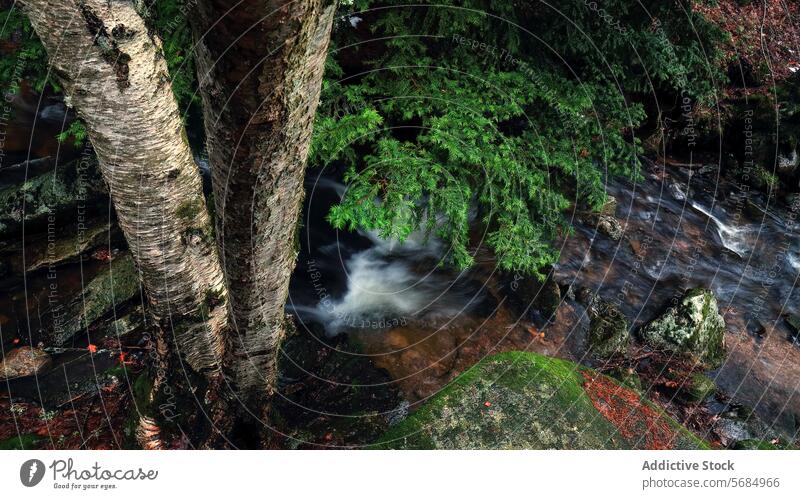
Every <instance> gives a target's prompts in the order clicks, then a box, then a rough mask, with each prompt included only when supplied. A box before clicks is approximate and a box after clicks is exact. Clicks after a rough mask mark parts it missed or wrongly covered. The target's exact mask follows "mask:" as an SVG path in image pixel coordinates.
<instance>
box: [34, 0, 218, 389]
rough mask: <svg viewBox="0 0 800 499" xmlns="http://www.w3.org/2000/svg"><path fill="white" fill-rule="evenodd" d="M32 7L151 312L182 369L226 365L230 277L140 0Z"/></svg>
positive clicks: (45, 1) (53, 0)
mask: <svg viewBox="0 0 800 499" xmlns="http://www.w3.org/2000/svg"><path fill="white" fill-rule="evenodd" d="M23 8H24V10H25V12H26V13H27V14H28V16H29V17H30V19H31V22H32V24H33V27H34V29H35V30H36V33H37V34H38V35H39V38H41V40H42V42H43V43H44V46H45V48H46V49H47V52H48V55H49V56H50V59H51V64H52V69H53V71H54V73H55V75H56V76H57V77H58V80H59V82H60V83H61V84H62V85H63V87H64V91H65V93H66V96H67V98H68V101H69V102H70V104H71V105H72V106H73V107H74V108H75V109H76V111H77V113H78V115H79V116H80V118H81V119H82V120H83V121H84V122H85V124H86V128H87V131H88V135H89V138H90V140H91V143H92V145H93V147H94V150H95V152H96V154H97V157H98V160H99V163H100V167H101V171H102V174H103V178H104V179H105V181H106V182H107V184H108V186H109V190H110V193H111V197H112V200H113V202H114V206H115V208H116V212H117V215H118V218H119V225H120V227H121V228H122V230H123V231H124V233H125V236H126V238H127V240H128V244H129V245H130V248H131V252H132V254H133V256H134V259H135V260H136V263H137V267H138V269H139V272H140V274H141V277H142V282H143V284H144V288H145V292H146V294H147V297H148V299H149V301H150V311H151V312H152V313H153V315H154V316H155V318H156V320H157V323H158V324H159V325H160V327H161V328H163V329H164V330H165V331H167V332H168V333H170V339H174V346H173V348H174V351H175V352H177V355H178V357H179V358H180V360H181V361H182V362H181V365H178V366H174V368H175V369H180V368H182V367H190V368H191V369H193V370H194V371H195V372H198V373H200V372H205V373H206V374H208V373H213V372H216V371H218V368H219V365H220V362H221V359H222V356H223V349H224V331H225V328H226V326H227V313H226V310H225V307H224V306H223V302H224V300H225V298H226V291H225V286H224V279H223V273H222V270H221V266H220V263H219V258H218V255H217V251H216V247H215V243H214V238H213V231H212V226H211V222H210V219H209V216H208V214H207V212H206V206H205V200H204V198H203V195H202V189H201V181H200V176H199V173H198V171H197V167H196V165H195V163H194V160H193V158H192V155H191V151H190V150H189V146H188V144H187V142H186V139H185V133H184V131H183V124H182V122H181V118H180V115H179V113H178V109H177V105H176V103H175V100H174V97H173V95H172V90H171V88H170V80H169V76H168V72H167V67H166V63H165V61H164V59H163V56H162V52H161V46H160V42H159V41H158V40H157V39H156V38H155V37H153V36H152V35H151V34H150V33H149V32H148V30H147V28H146V26H145V24H144V22H143V20H142V18H141V17H140V16H139V14H138V13H137V11H136V7H135V3H134V2H133V1H125V0H114V1H113V2H109V1H107V0H25V1H24V2H23ZM175 352H173V353H175Z"/></svg>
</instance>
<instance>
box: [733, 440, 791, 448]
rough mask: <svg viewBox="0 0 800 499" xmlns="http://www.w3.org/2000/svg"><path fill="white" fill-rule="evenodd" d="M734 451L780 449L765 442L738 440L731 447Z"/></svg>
mask: <svg viewBox="0 0 800 499" xmlns="http://www.w3.org/2000/svg"><path fill="white" fill-rule="evenodd" d="M733 448H734V449H736V450H780V449H781V447H778V446H777V445H775V444H773V443H772V442H767V441H766V440H755V439H750V440H740V441H738V442H736V443H735V444H734V445H733Z"/></svg>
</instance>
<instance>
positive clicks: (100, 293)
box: [40, 254, 139, 346]
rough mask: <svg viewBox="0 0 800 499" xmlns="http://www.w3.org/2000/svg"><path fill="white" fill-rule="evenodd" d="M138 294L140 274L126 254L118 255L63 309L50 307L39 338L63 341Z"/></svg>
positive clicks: (52, 341) (59, 342)
mask: <svg viewBox="0 0 800 499" xmlns="http://www.w3.org/2000/svg"><path fill="white" fill-rule="evenodd" d="M138 293H139V274H138V272H137V270H136V267H135V265H134V263H133V258H131V256H130V255H129V254H125V255H121V256H119V257H117V258H115V259H114V260H112V261H111V262H110V264H109V265H108V267H107V268H106V269H105V270H103V271H102V272H100V273H99V274H98V275H97V276H95V278H94V279H92V280H91V281H89V282H88V283H87V284H86V285H85V286H84V288H83V290H82V292H81V293H80V295H79V296H77V297H75V298H74V299H73V300H72V301H71V302H69V303H68V304H67V305H65V306H64V307H63V308H59V309H56V310H49V311H47V312H46V313H45V314H44V315H45V317H48V322H47V323H45V324H44V325H43V326H42V331H40V334H41V339H42V340H43V341H45V342H46V344H48V345H53V346H59V345H63V344H65V343H66V342H67V341H68V340H69V339H70V338H72V336H74V335H75V334H76V333H77V332H78V331H81V330H84V329H85V328H86V327H88V326H89V325H90V324H91V323H93V322H94V321H96V320H97V319H99V318H100V317H102V316H103V315H105V314H106V313H108V312H110V311H111V310H113V309H114V308H115V307H116V306H118V305H121V304H123V303H125V302H126V301H127V300H129V299H130V298H132V297H133V296H135V295H136V294H138Z"/></svg>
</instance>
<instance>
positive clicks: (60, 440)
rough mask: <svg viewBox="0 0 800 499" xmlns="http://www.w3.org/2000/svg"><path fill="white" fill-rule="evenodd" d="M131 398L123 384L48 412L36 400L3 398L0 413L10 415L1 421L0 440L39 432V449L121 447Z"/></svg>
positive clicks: (0, 400) (37, 443)
mask: <svg viewBox="0 0 800 499" xmlns="http://www.w3.org/2000/svg"><path fill="white" fill-rule="evenodd" d="M128 400H129V397H127V396H126V393H125V392H124V391H123V389H122V388H121V387H120V386H112V387H108V388H106V389H104V390H102V391H101V392H100V393H96V394H94V395H87V396H83V397H79V398H77V399H76V400H73V401H70V402H69V403H67V404H66V405H65V406H63V407H61V408H59V409H57V410H54V411H53V412H50V413H48V412H47V411H45V410H43V409H42V408H41V407H39V406H38V405H36V404H33V403H28V402H14V403H12V402H11V401H10V400H9V399H8V398H0V414H4V415H6V417H3V418H2V420H1V421H0V441H12V442H13V441H14V440H11V439H16V438H18V437H19V436H30V435H36V436H37V437H39V438H38V441H37V442H36V443H35V444H34V446H33V448H36V449H98V450H101V449H120V448H123V447H124V443H125V438H126V436H125V434H124V433H123V431H122V428H124V425H125V421H126V418H127V417H128V414H129V410H130V409H129V407H128V405H129V404H128ZM26 448H28V447H26Z"/></svg>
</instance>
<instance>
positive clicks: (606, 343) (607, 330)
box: [587, 298, 630, 359]
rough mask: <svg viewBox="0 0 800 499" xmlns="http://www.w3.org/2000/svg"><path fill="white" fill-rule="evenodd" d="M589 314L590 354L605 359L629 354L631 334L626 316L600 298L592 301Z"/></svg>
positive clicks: (588, 310)
mask: <svg viewBox="0 0 800 499" xmlns="http://www.w3.org/2000/svg"><path fill="white" fill-rule="evenodd" d="M587 312H588V315H589V321H590V327H589V337H588V340H589V352H590V353H591V354H592V355H594V356H595V357H599V358H603V359H606V358H609V357H614V356H616V355H625V354H627V352H628V343H629V342H630V334H628V327H629V325H628V319H626V318H625V314H623V313H622V312H621V311H620V310H619V309H618V308H617V307H615V306H614V305H612V304H611V303H608V302H607V301H604V300H602V299H599V298H595V299H594V300H592V303H591V304H590V305H589V307H588V309H587Z"/></svg>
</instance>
